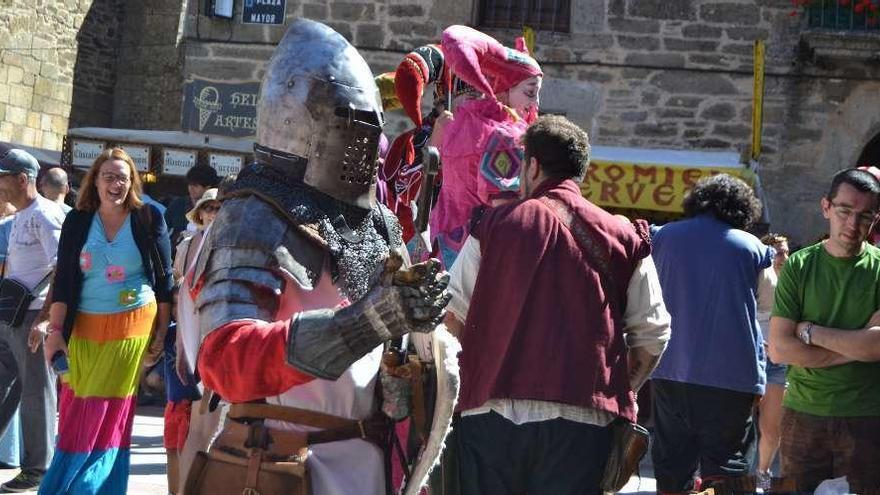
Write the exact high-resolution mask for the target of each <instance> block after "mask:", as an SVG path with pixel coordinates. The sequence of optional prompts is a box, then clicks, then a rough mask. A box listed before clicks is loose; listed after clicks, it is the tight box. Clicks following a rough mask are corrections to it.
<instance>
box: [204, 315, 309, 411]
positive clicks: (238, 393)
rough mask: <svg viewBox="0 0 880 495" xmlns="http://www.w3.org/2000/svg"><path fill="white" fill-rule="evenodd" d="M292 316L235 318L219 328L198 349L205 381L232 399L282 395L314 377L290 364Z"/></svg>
mask: <svg viewBox="0 0 880 495" xmlns="http://www.w3.org/2000/svg"><path fill="white" fill-rule="evenodd" d="M289 324H290V320H282V321H276V322H272V323H267V322H263V321H234V322H231V323H227V324H225V325H223V326H221V327H220V328H217V329H216V330H214V331H213V332H211V334H210V335H208V337H207V338H206V339H205V341H204V342H203V343H202V347H201V350H200V351H199V359H198V367H199V375H200V376H201V378H202V381H203V382H204V383H205V385H206V386H207V387H208V388H210V389H212V390H215V391H217V393H219V394H220V396H221V397H223V398H224V399H226V400H228V401H230V402H246V401H252V400H257V399H262V398H265V397H270V396H273V395H279V394H281V393H283V392H285V391H287V390H288V389H290V388H291V387H295V386H297V385H302V384H304V383H308V382H310V381H312V380H313V379H314V377H312V376H311V375H307V374H305V373H303V372H301V371H299V370H297V369H296V368H293V367H291V366H290V365H288V364H287V359H286V354H287V332H288V327H289Z"/></svg>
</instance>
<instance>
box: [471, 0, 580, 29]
mask: <svg viewBox="0 0 880 495" xmlns="http://www.w3.org/2000/svg"><path fill="white" fill-rule="evenodd" d="M570 18H571V0H480V1H479V18H478V24H479V26H480V27H483V28H490V29H522V27H523V26H529V27H531V28H532V29H536V30H539V31H556V32H562V33H567V32H569V24H570V20H571V19H570Z"/></svg>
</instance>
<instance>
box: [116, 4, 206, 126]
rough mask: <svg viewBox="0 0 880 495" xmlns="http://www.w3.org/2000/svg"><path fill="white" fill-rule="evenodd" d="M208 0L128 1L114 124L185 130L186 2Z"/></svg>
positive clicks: (120, 53) (123, 27) (117, 78)
mask: <svg viewBox="0 0 880 495" xmlns="http://www.w3.org/2000/svg"><path fill="white" fill-rule="evenodd" d="M187 3H189V4H201V3H204V2H203V1H197V0H192V1H189V2H187V1H181V0H139V1H125V2H124V4H125V7H124V23H123V25H122V39H121V40H120V43H119V59H118V68H117V72H116V86H115V91H114V93H113V94H114V98H113V101H112V104H113V114H112V115H113V127H117V128H124V129H160V130H176V129H180V122H181V117H180V115H181V105H182V98H183V88H182V85H183V63H184V48H183V45H182V44H181V27H182V23H183V16H184V10H183V6H184V5H186V4H187Z"/></svg>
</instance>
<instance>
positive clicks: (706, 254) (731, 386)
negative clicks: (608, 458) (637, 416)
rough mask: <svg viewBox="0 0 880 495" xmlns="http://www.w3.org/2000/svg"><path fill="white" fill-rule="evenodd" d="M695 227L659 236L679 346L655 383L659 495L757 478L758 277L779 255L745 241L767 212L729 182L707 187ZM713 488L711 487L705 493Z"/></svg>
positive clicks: (760, 382)
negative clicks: (751, 468) (752, 467)
mask: <svg viewBox="0 0 880 495" xmlns="http://www.w3.org/2000/svg"><path fill="white" fill-rule="evenodd" d="M683 206H684V212H685V216H686V217H687V218H686V219H685V220H682V221H679V222H674V223H671V224H669V225H666V226H664V227H662V228H660V229H659V230H658V231H657V233H656V234H655V235H654V251H653V255H654V261H655V263H656V264H657V272H658V274H659V276H660V286H661V287H662V289H663V300H664V302H665V303H666V308H667V309H668V310H669V313H670V314H671V315H672V338H671V340H670V341H669V346H668V347H667V349H666V354H665V355H664V356H663V359H662V360H661V361H660V365H659V366H658V367H657V369H656V370H655V371H654V374H653V382H652V383H653V389H652V391H653V396H652V397H653V418H654V421H655V430H654V442H653V446H652V449H651V457H652V459H653V462H654V473H655V476H656V478H657V490H658V491H659V492H668V493H675V492H686V491H689V490H691V489H693V488H694V487H693V478H694V475H695V473H696V471H697V468H699V470H700V474H701V476H702V478H703V480H704V481H705V482H707V483H709V484H711V483H712V482H713V481H718V482H721V481H723V480H725V479H729V478H736V477H739V476H742V475H746V474H747V470H748V461H747V460H746V458H745V453H746V452H747V451H748V448H749V446H750V444H751V442H752V441H753V440H754V436H753V433H752V432H753V428H752V409H753V405H754V403H755V399H756V397H758V396H760V395H763V393H764V385H765V383H766V376H765V372H764V367H765V361H766V358H765V355H764V346H763V338H762V336H761V330H760V327H759V326H758V322H757V319H756V312H757V305H756V302H755V294H756V291H757V281H758V274H759V273H760V272H761V270H763V269H764V268H767V267H769V266H770V264H771V262H772V261H773V255H774V252H773V250H772V249H771V248H769V247H768V246H765V245H763V244H762V243H761V241H760V240H758V239H757V238H756V237H755V236H753V235H751V234H749V233H747V232H745V231H744V230H743V229H747V228H748V227H749V225H751V224H752V223H753V222H754V221H755V220H756V219H757V218H758V216H759V215H760V212H761V204H760V202H759V201H758V199H757V198H756V197H755V195H754V192H753V191H752V189H751V188H750V187H749V186H748V185H746V183H744V182H743V181H741V180H739V179H736V178H734V177H731V176H729V175H726V174H721V175H715V176H712V177H707V178H705V179H702V180H700V181H699V182H697V184H696V185H695V186H694V188H693V190H692V191H691V192H690V193H689V194H688V196H686V197H685V200H684V205H683ZM704 486H705V485H704Z"/></svg>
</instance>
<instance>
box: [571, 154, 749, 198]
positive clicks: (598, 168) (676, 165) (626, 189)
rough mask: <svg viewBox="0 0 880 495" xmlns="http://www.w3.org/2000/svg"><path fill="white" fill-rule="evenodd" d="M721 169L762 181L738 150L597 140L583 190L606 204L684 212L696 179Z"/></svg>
mask: <svg viewBox="0 0 880 495" xmlns="http://www.w3.org/2000/svg"><path fill="white" fill-rule="evenodd" d="M721 173H725V174H730V175H733V176H736V177H739V178H741V179H743V180H745V181H746V182H748V183H749V184H752V185H753V186H755V185H757V183H758V182H757V181H756V180H755V175H754V172H753V171H752V170H751V169H749V168H748V166H747V165H746V164H744V163H742V161H741V160H740V155H739V153H735V152H729V151H681V150H668V149H648V148H622V147H611V146H593V147H592V153H591V158H590V166H589V168H588V170H587V176H586V177H585V178H584V182H583V184H582V185H581V190H582V191H583V194H584V196H585V197H586V198H587V199H589V200H590V201H592V202H593V203H595V204H597V205H599V206H603V207H610V208H628V209H642V210H654V211H666V212H681V211H682V206H681V205H682V200H683V199H684V195H685V193H686V192H687V191H688V190H690V188H691V187H693V185H694V184H695V183H696V182H697V181H698V180H700V179H701V178H703V177H706V176H709V175H715V174H721Z"/></svg>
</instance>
